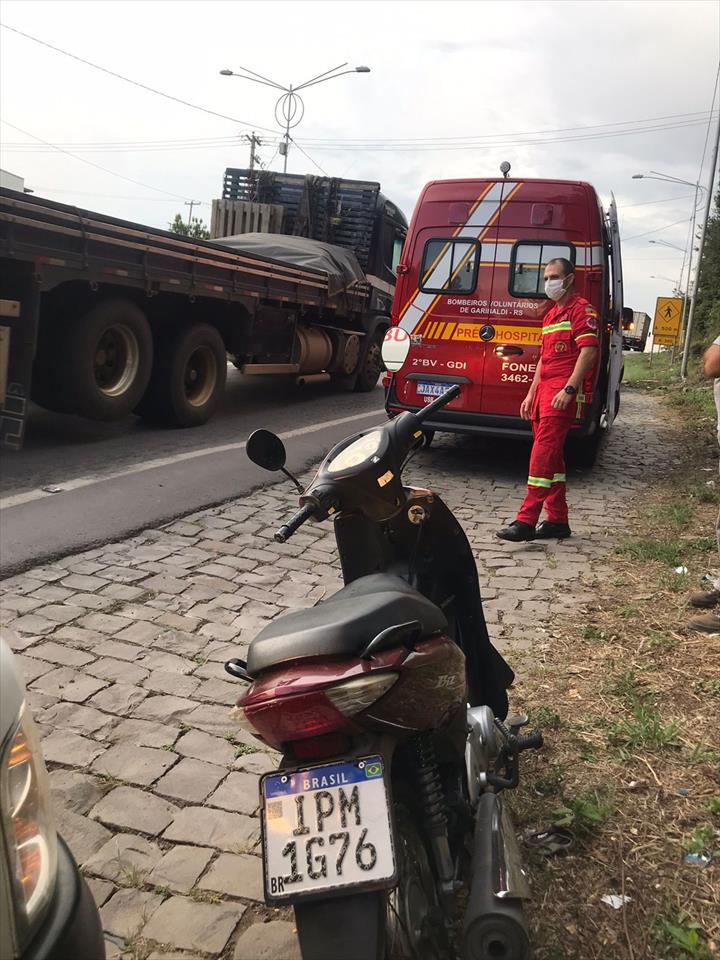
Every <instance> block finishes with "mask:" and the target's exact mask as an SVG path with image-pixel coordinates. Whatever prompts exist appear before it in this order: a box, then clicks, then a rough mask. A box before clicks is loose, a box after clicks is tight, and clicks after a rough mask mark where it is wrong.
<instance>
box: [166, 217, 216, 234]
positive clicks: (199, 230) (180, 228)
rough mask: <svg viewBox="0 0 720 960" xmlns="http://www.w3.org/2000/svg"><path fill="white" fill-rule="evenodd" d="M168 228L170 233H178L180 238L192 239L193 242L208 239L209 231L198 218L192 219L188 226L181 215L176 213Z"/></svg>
mask: <svg viewBox="0 0 720 960" xmlns="http://www.w3.org/2000/svg"><path fill="white" fill-rule="evenodd" d="M169 228H170V232H171V233H179V234H180V236H181V237H193V239H195V240H209V239H210V231H209V230H208V228H207V227H206V226H205V224H204V223H203V221H202V220H201V219H200V218H199V217H193V218H192V220H191V222H190V224H187V223H186V222H185V221H184V220H183V218H182V214H181V213H176V214H175V219H174V220H173V222H172V223H171V224H169Z"/></svg>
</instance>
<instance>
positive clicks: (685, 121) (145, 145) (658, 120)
mask: <svg viewBox="0 0 720 960" xmlns="http://www.w3.org/2000/svg"><path fill="white" fill-rule="evenodd" d="M674 117H675V118H676V119H675V120H674V122H672V123H669V122H667V120H668V119H670V118H663V117H655V118H650V119H648V120H646V121H637V122H640V123H644V124H645V126H638V127H630V128H629V129H613V130H610V129H608V128H610V127H618V128H622V127H628V125H629V124H630V123H634V122H636V121H619V122H618V123H615V124H598V125H589V126H586V127H572V128H559V129H557V130H545V131H528V132H526V133H515V134H509V133H502V134H486V135H484V136H482V137H477V138H469V137H466V138H453V137H448V138H430V139H427V140H422V141H421V140H417V141H407V140H386V141H382V140H377V141H370V140H357V141H352V140H345V141H344V140H340V139H338V140H330V139H328V140H326V141H320V140H313V139H306V138H299V139H298V140H296V141H294V142H295V143H296V144H297V145H298V146H304V147H306V148H308V149H314V150H330V149H333V150H346V149H352V150H353V151H355V150H366V151H369V152H372V151H373V150H386V151H392V150H396V149H398V150H426V149H429V150H440V149H443V150H444V149H473V148H475V147H477V146H491V147H498V146H508V145H522V144H542V143H550V142H569V141H573V140H578V141H581V140H594V139H605V138H608V137H616V136H630V135H633V136H636V135H638V134H643V133H653V132H655V131H666V130H672V129H678V128H681V127H685V126H699V125H702V124H704V123H707V122H709V121H710V120H711V119H712V115H711V114H708V113H707V111H706V112H705V113H703V114H695V113H688V114H676V115H674ZM573 130H574V131H578V134H577V135H576V136H557V137H556V136H552V137H550V136H548V135H552V134H561V133H566V132H568V131H573ZM582 131H585V132H584V133H583V132H582ZM593 131H595V132H593ZM241 136H242V133H240V134H237V135H235V136H231V137H221V136H217V137H197V138H183V139H179V140H172V139H166V140H126V141H104V142H103V141H76V142H68V143H64V144H62V145H63V146H65V147H71V148H73V149H75V150H79V151H80V152H83V153H85V152H90V153H91V152H115V151H118V152H129V151H135V150H137V151H165V150H185V149H198V148H216V147H217V148H219V147H227V146H229V145H233V144H237V143H238V142H239V140H240V138H241ZM538 136H543V137H545V139H530V140H528V139H526V138H529V137H538ZM503 138H504V139H503ZM499 140H502V141H503V142H498V141H499ZM265 142H266V144H268V145H275V144H276V143H279V142H280V138H279V137H278V136H276V137H274V138H267V137H266V138H265ZM411 143H412V146H410V144H411ZM4 148H5V149H8V150H13V151H16V152H23V151H29V152H35V151H37V152H42V149H43V148H42V147H41V146H37V145H34V144H30V145H28V144H23V143H18V142H16V141H13V142H9V143H6V144H4Z"/></svg>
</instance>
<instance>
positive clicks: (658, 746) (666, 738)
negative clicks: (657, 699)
mask: <svg viewBox="0 0 720 960" xmlns="http://www.w3.org/2000/svg"><path fill="white" fill-rule="evenodd" d="M679 730H680V723H679V721H678V720H670V721H668V723H663V722H662V719H661V717H660V714H659V713H658V712H657V709H656V707H655V704H654V703H651V702H649V701H648V700H645V701H637V702H636V703H635V704H634V705H633V707H632V716H631V717H629V718H627V719H625V720H619V721H618V722H617V723H614V724H612V725H611V727H610V730H609V731H608V742H609V743H611V744H612V745H613V746H616V747H619V748H620V749H621V751H623V752H625V753H626V752H627V751H633V750H637V749H638V748H639V747H642V748H643V749H645V750H663V749H664V748H665V747H677V746H679V743H678V739H677V735H678V732H679Z"/></svg>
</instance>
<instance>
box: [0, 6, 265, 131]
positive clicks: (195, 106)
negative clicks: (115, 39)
mask: <svg viewBox="0 0 720 960" xmlns="http://www.w3.org/2000/svg"><path fill="white" fill-rule="evenodd" d="M0 27H2V28H3V29H5V30H10V31H11V33H16V34H18V36H20V37H25V39H26V40H32V42H33V43H38V44H40V46H41V47H47V48H48V50H54V51H55V53H61V54H62V55H63V56H65V57H70V59H71V60H77V61H78V63H84V64H85V66H86V67H92V68H93V69H94V70H100V71H101V73H106V74H108V76H110V77H115V78H116V79H117V80H123V81H124V82H125V83H131V84H132V85H133V86H134V87H139V88H140V89H141V90H146V91H147V92H148V93H154V94H156V95H157V96H158V97H165V99H166V100H173V101H174V102H175V103H180V104H182V105H183V106H184V107H190V108H191V109H192V110H201V111H202V112H203V113H208V114H210V115H211V116H213V117H220V119H221V120H230V121H232V122H233V123H245V124H249V125H250V126H254V127H256V129H258V130H270V128H269V127H263V126H261V125H260V124H258V123H255V124H251V123H250V121H249V120H239V119H238V118H237V117H229V116H227V114H224V113H218V112H217V110H211V109H210V108H209V107H203V106H201V105H200V104H197V103H190V101H189V100H183V99H182V97H175V96H173V95H172V94H171V93H165V91H164V90H157V89H156V88H155V87H150V86H148V84H146V83H140V81H139V80H132V79H131V78H130V77H126V76H123V74H121V73H116V72H115V71H114V70H108V68H107V67H101V66H100V65H99V64H97V63H92V62H91V61H90V60H86V59H85V58H84V57H79V56H78V55H77V54H75V53H70V52H69V51H68V50H63V49H62V48H61V47H56V46H55V45H54V44H52V43H48V42H47V41H46V40H40V39H39V37H33V36H32V35H31V34H29V33H25V32H24V31H23V30H18V29H17V28H16V27H11V26H9V25H8V24H7V23H0ZM270 132H272V133H274V132H275V131H274V130H273V131H270Z"/></svg>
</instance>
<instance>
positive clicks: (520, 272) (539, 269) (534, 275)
mask: <svg viewBox="0 0 720 960" xmlns="http://www.w3.org/2000/svg"><path fill="white" fill-rule="evenodd" d="M556 257H565V259H566V260H570V261H571V262H572V263H575V248H574V247H572V246H571V245H570V244H569V243H542V242H533V241H529V240H528V241H527V242H525V243H522V242H521V243H516V244H515V248H514V250H513V253H512V260H511V263H510V293H512V294H513V295H514V296H516V297H543V298H545V291H544V281H543V274H544V272H545V267H546V265H547V264H548V263H549V262H550V261H551V260H554V259H555V258H556Z"/></svg>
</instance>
